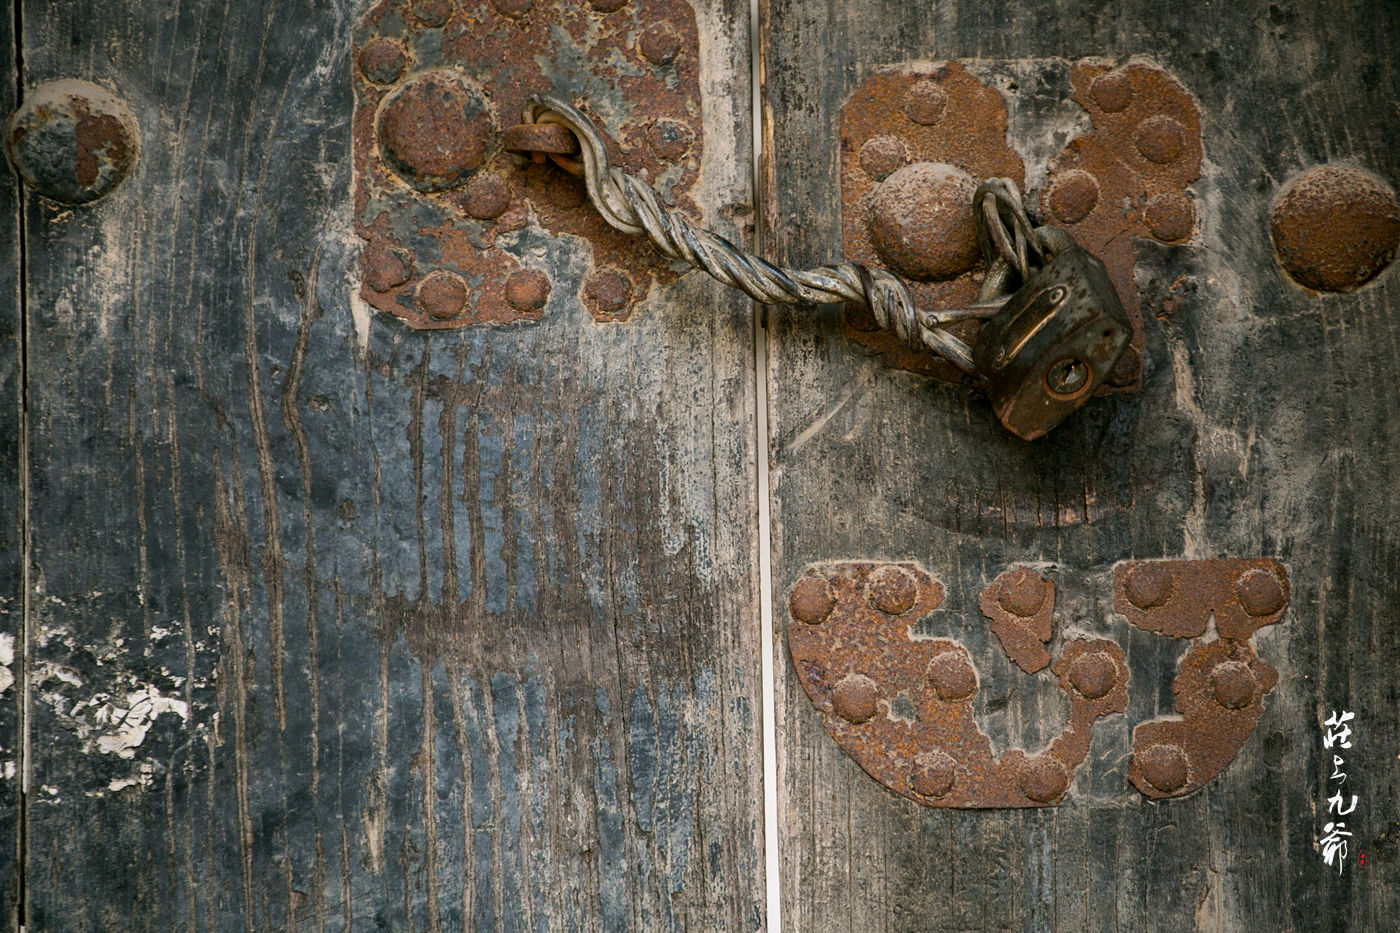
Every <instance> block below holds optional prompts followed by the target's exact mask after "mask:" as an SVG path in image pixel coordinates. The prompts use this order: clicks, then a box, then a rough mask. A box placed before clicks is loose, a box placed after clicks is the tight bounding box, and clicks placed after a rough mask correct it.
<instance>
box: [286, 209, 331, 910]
mask: <svg viewBox="0 0 1400 933" xmlns="http://www.w3.org/2000/svg"><path fill="white" fill-rule="evenodd" d="M328 221H329V216H327V217H326V218H325V219H324V220H323V221H322V224H321V230H322V234H323V235H322V237H321V238H320V239H318V240H317V246H316V249H315V251H314V252H313V253H312V256H311V262H310V265H309V266H308V269H307V274H306V276H305V277H304V278H303V277H300V276H297V277H296V278H295V279H294V280H293V284H294V286H295V287H296V291H297V297H298V299H299V302H300V304H301V308H302V313H301V321H300V323H299V325H298V327H297V337H296V343H295V344H294V345H293V347H292V355H291V359H290V360H289V361H288V363H287V375H286V378H285V379H284V380H283V382H282V399H281V407H282V423H283V425H284V426H285V427H286V428H287V432H288V433H289V434H290V435H291V438H292V446H293V448H294V449H295V451H296V457H297V466H298V467H299V469H300V472H301V493H302V524H303V525H304V533H305V549H306V554H305V560H304V563H303V567H302V585H303V586H304V587H305V589H306V637H307V668H308V675H307V684H308V687H309V689H310V694H311V696H310V704H309V709H308V710H307V717H308V719H309V720H310V723H311V728H310V730H309V734H310V739H311V799H312V800H313V801H314V800H315V799H316V798H317V794H318V793H319V791H320V787H321V734H320V729H319V728H318V725H319V722H320V712H321V682H320V676H319V671H320V663H319V661H320V645H319V641H318V638H319V633H318V631H317V629H318V624H319V620H318V618H317V601H318V587H317V583H316V533H315V526H314V521H313V517H314V513H313V510H312V507H311V452H310V449H309V448H308V446H307V441H306V431H305V429H303V427H302V424H301V412H300V411H299V410H298V408H297V400H298V396H299V395H300V394H301V380H302V376H303V374H304V372H305V370H306V350H307V345H308V344H309V342H310V339H311V327H312V325H313V324H314V323H315V322H316V321H317V320H318V319H319V318H320V316H321V305H320V301H319V300H318V298H317V293H316V289H317V285H318V282H319V279H320V271H321V255H322V251H323V249H324V246H323V244H324V243H325V236H324V234H325V231H326V228H327V225H328ZM311 823H312V832H313V834H314V836H315V842H316V857H315V867H314V869H313V874H312V884H311V903H312V909H313V912H314V914H315V917H316V928H317V929H318V930H324V929H325V921H326V918H325V873H326V863H325V851H324V848H323V846H322V838H321V821H320V816H319V813H318V808H317V807H314V806H313V807H312V808H311ZM293 916H294V915H293Z"/></svg>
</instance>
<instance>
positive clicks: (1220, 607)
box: [1113, 558, 1289, 641]
mask: <svg viewBox="0 0 1400 933" xmlns="http://www.w3.org/2000/svg"><path fill="white" fill-rule="evenodd" d="M1288 596H1289V588H1288V572H1287V571H1285V570H1284V568H1283V565H1282V564H1280V563H1279V562H1278V561H1276V560H1271V559H1269V558H1253V559H1223V558H1222V559H1218V560H1152V561H1125V562H1123V563H1120V564H1118V565H1117V566H1116V567H1114V574H1113V611H1114V612H1117V613H1120V614H1122V615H1123V617H1124V618H1126V619H1127V620H1128V621H1129V622H1130V623H1132V624H1133V625H1135V626H1137V627H1138V628H1140V629H1142V630H1143V631H1144V632H1155V633H1156V634H1158V635H1167V636H1169V637H1171V638H1199V637H1200V636H1201V635H1204V634H1205V631H1206V623H1207V622H1208V621H1209V620H1210V619H1211V618H1214V619H1215V630H1216V631H1217V632H1218V633H1219V634H1220V637H1222V638H1229V639H1233V640H1235V641H1244V640H1246V639H1248V638H1250V637H1251V636H1253V635H1254V633H1255V632H1256V631H1257V630H1258V629H1259V628H1261V627H1262V626H1265V625H1273V624H1274V623H1275V622H1277V621H1278V620H1279V619H1280V618H1281V617H1282V616H1283V611H1284V609H1286V608H1287V607H1288Z"/></svg>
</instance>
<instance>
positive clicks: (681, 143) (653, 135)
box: [647, 120, 695, 162]
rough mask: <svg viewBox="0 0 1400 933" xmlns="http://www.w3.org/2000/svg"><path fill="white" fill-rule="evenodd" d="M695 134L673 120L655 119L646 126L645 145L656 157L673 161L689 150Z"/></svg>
mask: <svg viewBox="0 0 1400 933" xmlns="http://www.w3.org/2000/svg"><path fill="white" fill-rule="evenodd" d="M694 142H695V134H694V133H693V132H692V131H691V129H690V127H688V126H685V125H683V124H680V123H677V122H676V121H675V120H657V121H656V122H655V123H653V124H652V125H651V126H649V127H647V145H648V146H650V147H651V151H652V152H654V153H656V154H657V156H658V157H660V158H662V159H667V160H669V161H672V162H674V161H675V160H676V159H679V158H681V157H682V156H684V155H685V154H686V153H687V152H689V151H690V147H691V145H692V144H693V143H694Z"/></svg>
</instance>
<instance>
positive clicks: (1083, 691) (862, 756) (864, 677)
mask: <svg viewBox="0 0 1400 933" xmlns="http://www.w3.org/2000/svg"><path fill="white" fill-rule="evenodd" d="M1047 582H1048V581H1047ZM942 601H943V586H942V584H941V583H939V582H938V581H937V580H935V579H934V578H933V577H931V576H930V575H929V574H928V573H927V572H925V571H924V570H923V569H922V568H920V567H919V566H918V565H917V564H914V563H873V562H865V561H852V562H839V563H827V564H814V565H813V566H811V567H809V568H808V569H807V571H806V572H805V573H804V574H803V576H802V577H801V578H800V579H799V580H798V581H797V582H796V583H795V584H794V585H793V587H792V590H791V591H790V593H789V597H788V609H789V612H790V614H791V616H792V620H793V621H792V623H791V624H789V626H788V647H789V650H790V651H791V654H792V663H793V666H794V667H795V668H796V670H797V674H798V677H799V679H800V680H801V682H802V686H803V688H804V689H805V690H806V691H807V696H808V697H809V698H810V699H811V701H812V704H813V705H814V706H816V707H817V709H818V710H820V711H821V713H822V719H823V722H824V724H825V726H826V731H827V733H828V734H829V735H830V736H831V737H832V738H833V739H835V740H836V742H837V744H838V745H840V746H841V748H842V749H843V750H844V751H845V752H846V754H848V755H850V756H851V757H852V758H854V759H855V760H856V762H857V763H858V764H859V765H860V766H861V767H862V768H864V769H865V771H866V772H867V773H868V774H870V776H871V777H873V778H875V780H877V781H879V782H880V783H881V784H883V785H885V786H886V787H888V788H889V789H890V790H892V791H894V792H895V793H897V794H900V795H901V796H904V797H907V798H909V799H910V800H913V801H915V802H917V803H921V804H924V805H925V806H932V807H954V808H979V809H980V808H991V807H1044V806H1053V805H1054V804H1056V803H1058V802H1059V800H1060V799H1061V798H1062V797H1063V796H1064V795H1065V793H1066V792H1067V791H1068V790H1069V786H1070V783H1071V782H1072V781H1073V779H1074V773H1075V771H1076V770H1077V769H1078V767H1079V765H1080V764H1081V763H1082V762H1083V761H1084V758H1085V756H1086V755H1087V754H1088V752H1089V738H1090V731H1091V729H1092V727H1093V724H1094V722H1095V721H1096V720H1097V719H1099V718H1100V717H1103V716H1108V715H1111V714H1113V713H1120V712H1122V711H1123V710H1124V709H1126V708H1127V703H1128V693H1127V685H1128V668H1127V665H1126V664H1125V663H1124V660H1123V652H1122V650H1121V649H1120V648H1119V647H1118V646H1117V644H1115V643H1114V642H1112V641H1109V640H1107V639H1095V638H1079V639H1075V640H1074V641H1071V642H1070V643H1069V644H1068V645H1067V646H1066V648H1065V651H1064V653H1063V655H1062V656H1061V657H1060V658H1059V659H1058V660H1057V661H1056V662H1055V664H1054V666H1053V667H1052V671H1053V672H1054V673H1055V674H1056V675H1057V676H1058V677H1059V679H1060V685H1061V687H1062V688H1063V689H1064V691H1065V693H1066V695H1067V696H1068V697H1069V700H1070V721H1069V723H1068V725H1067V726H1066V727H1065V729H1064V730H1063V731H1062V732H1061V734H1060V735H1059V736H1057V737H1056V738H1055V739H1054V740H1053V741H1052V742H1051V743H1050V745H1049V747H1048V748H1045V749H1042V750H1039V751H1035V752H1029V753H1028V752H1027V751H1025V750H1023V749H1010V750H1008V751H1007V752H1006V753H1005V754H1003V755H1001V756H1000V757H997V756H996V755H994V754H993V752H992V746H991V741H990V740H989V739H988V738H987V736H986V735H985V734H984V733H983V732H982V731H981V729H979V728H978V726H977V721H976V719H975V717H974V715H973V699H974V698H975V697H976V694H977V689H978V678H977V669H976V667H975V666H974V665H973V663H972V658H971V657H970V656H969V654H968V652H967V650H966V649H965V648H964V647H963V646H962V645H960V644H958V643H957V642H954V641H949V640H947V639H942V638H916V637H914V636H913V635H912V633H911V631H910V627H911V626H912V625H913V624H914V623H916V622H917V621H918V620H919V619H921V618H923V617H924V616H926V615H927V614H928V613H930V612H932V611H933V610H934V609H936V608H937V607H938V605H939V604H940V603H941V602H942Z"/></svg>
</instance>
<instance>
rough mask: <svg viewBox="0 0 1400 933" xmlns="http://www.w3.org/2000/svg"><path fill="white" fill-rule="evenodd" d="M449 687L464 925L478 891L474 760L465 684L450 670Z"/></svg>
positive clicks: (448, 673) (469, 915) (470, 913)
mask: <svg viewBox="0 0 1400 933" xmlns="http://www.w3.org/2000/svg"><path fill="white" fill-rule="evenodd" d="M447 690H448V695H449V697H450V698H451V700H452V735H453V738H454V740H455V741H456V743H457V762H458V764H459V765H460V767H461V769H462V774H461V782H462V808H461V824H462V924H463V926H465V925H466V923H467V918H468V917H472V916H473V914H472V910H473V909H474V907H475V893H476V859H475V858H473V857H472V759H471V752H470V749H468V747H467V729H466V714H465V712H464V711H463V708H464V706H465V703H464V701H463V699H462V685H461V683H460V682H459V681H458V679H457V678H456V677H454V676H453V672H452V671H451V670H448V671H447Z"/></svg>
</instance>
